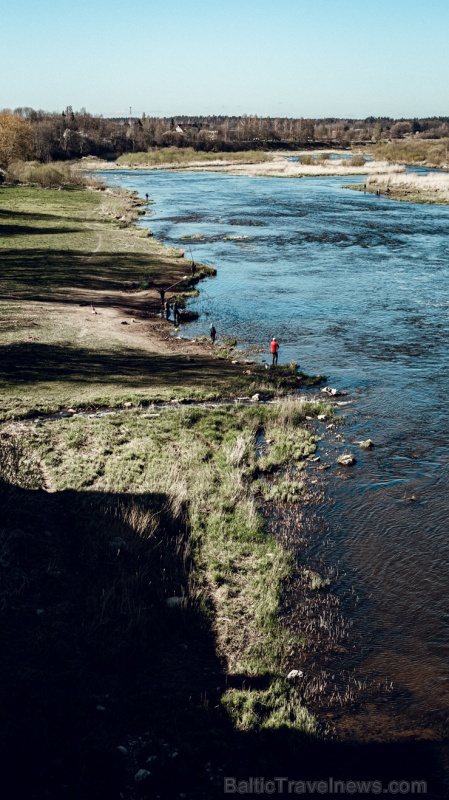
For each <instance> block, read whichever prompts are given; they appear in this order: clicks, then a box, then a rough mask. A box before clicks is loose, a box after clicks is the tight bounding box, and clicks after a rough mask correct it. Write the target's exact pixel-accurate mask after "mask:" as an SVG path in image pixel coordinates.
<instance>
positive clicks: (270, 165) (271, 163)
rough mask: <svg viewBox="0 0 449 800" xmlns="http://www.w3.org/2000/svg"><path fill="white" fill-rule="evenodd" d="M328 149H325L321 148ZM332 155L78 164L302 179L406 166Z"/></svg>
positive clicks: (397, 170)
mask: <svg viewBox="0 0 449 800" xmlns="http://www.w3.org/2000/svg"><path fill="white" fill-rule="evenodd" d="M323 152H328V151H323ZM320 153H321V151H315V152H314V155H316V156H319V155H320ZM332 153H333V154H335V155H337V156H341V158H333V159H326V160H320V161H319V163H316V164H302V163H301V161H292V158H295V157H296V158H298V159H299V158H301V157H302V156H305V155H308V156H310V151H306V150H298V151H289V152H288V153H286V152H281V151H274V152H273V153H266V159H265V160H257V162H256V163H254V160H253V159H252V158H251V157H250V156H249V157H248V161H247V162H245V161H243V160H242V158H241V154H239V155H240V157H239V158H238V159H237V158H234V159H233V157H232V154H229V158H217V159H211V160H207V161H206V162H205V161H204V160H198V161H195V160H192V161H185V162H177V161H173V162H169V163H164V164H151V163H148V164H145V163H144V162H143V163H139V164H132V163H129V164H126V163H124V161H125V159H123V162H122V163H120V164H119V163H117V162H110V161H102V160H100V159H90V158H89V159H88V158H86V159H83V160H82V161H81V162H79V164H78V165H77V166H78V168H79V167H81V168H82V169H83V170H85V171H88V172H103V171H110V170H116V169H125V170H161V169H163V170H173V171H183V172H225V173H227V174H230V175H246V176H253V177H271V178H305V177H325V176H327V177H335V176H337V177H338V176H340V175H342V176H344V175H375V174H377V173H382V174H395V173H400V172H403V171H404V170H405V167H404V166H403V165H400V164H389V163H388V162H387V161H367V162H366V163H365V164H364V165H362V166H354V165H352V164H349V163H348V164H346V163H345V161H348V159H347V158H346V159H345V158H344V156H347V155H348V153H347V151H332Z"/></svg>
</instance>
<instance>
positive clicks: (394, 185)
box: [345, 172, 449, 205]
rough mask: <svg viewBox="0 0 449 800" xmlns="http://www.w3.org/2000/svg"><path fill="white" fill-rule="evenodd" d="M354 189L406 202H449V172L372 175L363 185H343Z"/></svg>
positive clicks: (443, 203)
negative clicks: (378, 193)
mask: <svg viewBox="0 0 449 800" xmlns="http://www.w3.org/2000/svg"><path fill="white" fill-rule="evenodd" d="M345 188H347V189H355V190H356V191H359V192H360V191H367V192H371V193H372V194H375V193H376V192H378V191H379V192H380V193H381V194H382V195H385V197H389V198H390V199H391V200H400V201H405V202H408V203H437V204H439V205H448V204H449V174H448V173H444V172H442V173H439V174H438V173H429V174H427V175H414V174H410V173H407V174H403V175H382V174H380V175H372V176H368V178H367V180H366V188H365V187H364V186H363V185H360V184H358V185H352V186H347V187H345Z"/></svg>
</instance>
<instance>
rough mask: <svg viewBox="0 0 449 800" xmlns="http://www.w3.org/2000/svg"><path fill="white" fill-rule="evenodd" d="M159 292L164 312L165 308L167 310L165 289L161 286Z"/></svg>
mask: <svg viewBox="0 0 449 800" xmlns="http://www.w3.org/2000/svg"><path fill="white" fill-rule="evenodd" d="M158 292H159V294H160V296H161V306H162V310H164V308H165V289H163V288H162V286H161V288H160V289H158Z"/></svg>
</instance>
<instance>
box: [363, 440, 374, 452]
mask: <svg viewBox="0 0 449 800" xmlns="http://www.w3.org/2000/svg"><path fill="white" fill-rule="evenodd" d="M359 445H360V447H361V448H362V450H371V448H372V447H374V442H373V441H372V439H365V441H363V442H359Z"/></svg>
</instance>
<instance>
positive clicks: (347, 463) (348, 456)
mask: <svg viewBox="0 0 449 800" xmlns="http://www.w3.org/2000/svg"><path fill="white" fill-rule="evenodd" d="M337 462H338V463H339V464H341V465H342V467H351V466H352V465H353V464H355V458H354V456H353V454H352V453H343V455H342V456H338V458H337Z"/></svg>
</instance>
